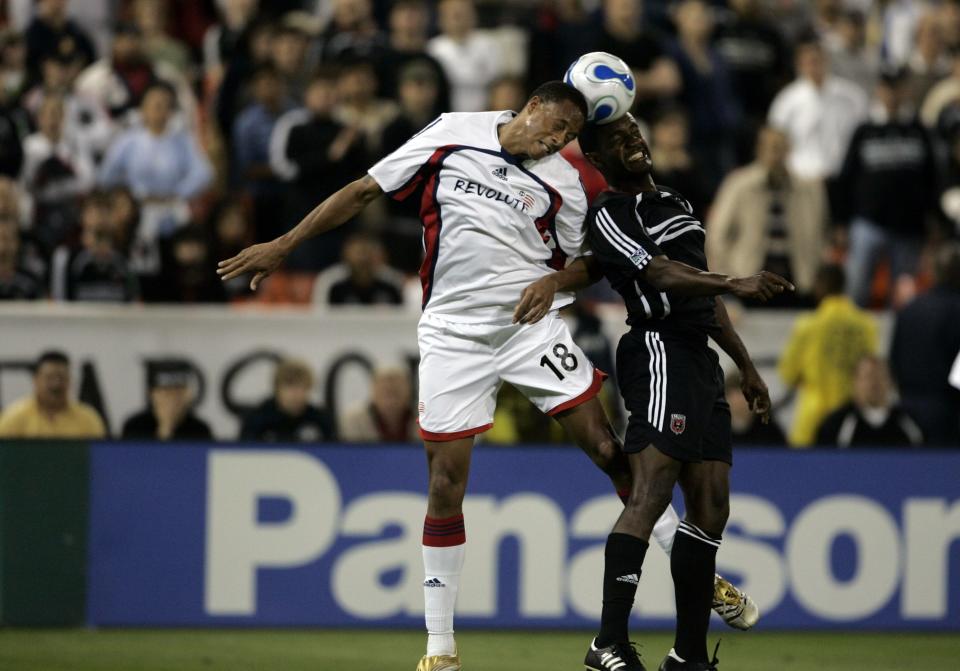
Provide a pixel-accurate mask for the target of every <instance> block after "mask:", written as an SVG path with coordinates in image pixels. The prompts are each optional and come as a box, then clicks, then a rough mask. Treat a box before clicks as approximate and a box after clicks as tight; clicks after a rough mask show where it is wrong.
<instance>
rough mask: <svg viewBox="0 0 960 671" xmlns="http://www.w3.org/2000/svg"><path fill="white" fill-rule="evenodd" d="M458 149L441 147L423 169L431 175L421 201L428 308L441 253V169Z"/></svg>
mask: <svg viewBox="0 0 960 671" xmlns="http://www.w3.org/2000/svg"><path fill="white" fill-rule="evenodd" d="M455 149H456V145H445V146H443V147H440V148H439V149H437V150H436V151H435V152H433V155H432V156H430V160H428V161H427V162H426V164H424V167H423V168H422V170H423V174H425V175H426V174H429V175H430V177H429V178H428V179H427V183H426V185H425V186H424V187H423V197H422V199H421V200H420V221H421V222H422V223H423V248H424V253H423V263H421V264H420V286H421V287H422V288H423V302H422V305H421V307H426V306H427V302H428V301H429V300H430V293H431V291H432V290H433V273H434V271H435V270H436V269H437V256H438V255H439V252H440V230H441V229H442V228H443V222H442V220H441V218H440V203H439V202H438V201H437V187H438V186H439V182H440V169H441V167H442V166H443V161H444V160H445V159H446V158H447V156H449V155H450V154H451V153H453V151H454V150H455Z"/></svg>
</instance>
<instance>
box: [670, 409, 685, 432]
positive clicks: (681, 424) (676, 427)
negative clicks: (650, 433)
mask: <svg viewBox="0 0 960 671" xmlns="http://www.w3.org/2000/svg"><path fill="white" fill-rule="evenodd" d="M685 428H687V416H686V415H677V414H673V415H670V430H671V431H673V432H674V433H675V434H677V435H678V436H679V435H680V434H681V433H683V430H684V429H685Z"/></svg>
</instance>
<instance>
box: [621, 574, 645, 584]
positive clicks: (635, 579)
mask: <svg viewBox="0 0 960 671" xmlns="http://www.w3.org/2000/svg"><path fill="white" fill-rule="evenodd" d="M617 582H628V583H630V584H631V585H636V584H637V583H639V582H640V576H638V575H637V574H636V573H628V574H627V575H622V576H620V577H619V578H617Z"/></svg>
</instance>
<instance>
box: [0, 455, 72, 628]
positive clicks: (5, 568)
mask: <svg viewBox="0 0 960 671" xmlns="http://www.w3.org/2000/svg"><path fill="white" fill-rule="evenodd" d="M88 455H89V449H88V447H87V444H86V443H72V442H51V443H45V442H30V443H18V442H13V441H6V440H4V441H0V624H2V625H78V624H82V623H83V622H84V610H85V599H86V559H87V514H88V501H89V496H88V494H89V487H88V485H89V469H88Z"/></svg>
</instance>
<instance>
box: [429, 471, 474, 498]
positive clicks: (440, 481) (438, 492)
mask: <svg viewBox="0 0 960 671" xmlns="http://www.w3.org/2000/svg"><path fill="white" fill-rule="evenodd" d="M466 486H467V478H466V474H465V473H461V472H460V470H459V469H457V468H454V467H452V466H450V465H446V464H436V463H434V464H431V467H430V485H429V496H430V500H431V501H433V502H435V503H438V504H442V505H444V506H449V505H457V506H458V505H459V504H460V503H461V501H463V495H464V492H465V491H466Z"/></svg>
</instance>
